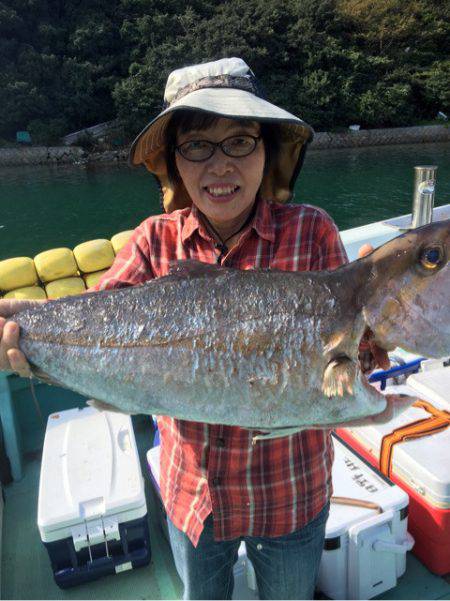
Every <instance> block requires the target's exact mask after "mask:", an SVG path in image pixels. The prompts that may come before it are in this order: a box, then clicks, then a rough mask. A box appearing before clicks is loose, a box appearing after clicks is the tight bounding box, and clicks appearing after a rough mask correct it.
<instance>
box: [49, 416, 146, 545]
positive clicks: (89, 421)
mask: <svg viewBox="0 0 450 601" xmlns="http://www.w3.org/2000/svg"><path fill="white" fill-rule="evenodd" d="M145 504H146V501H145V492H144V481H143V477H142V474H141V469H140V463H139V455H138V451H137V447H136V441H135V437H134V431H133V425H132V422H131V418H130V416H129V415H124V414H122V413H113V412H109V411H102V412H99V411H97V410H96V409H94V408H93V407H86V408H83V409H70V410H68V411H60V412H58V413H53V414H51V415H50V416H49V418H48V422H47V429H46V433H45V440H44V449H43V455H42V464H41V476H40V483H39V502H38V525H39V529H40V531H41V535H44V536H45V535H48V533H49V532H51V531H54V530H57V529H60V528H64V527H67V526H70V525H74V524H78V523H80V522H83V521H87V520H90V519H94V518H98V517H100V516H112V515H117V514H120V513H123V512H127V513H126V515H127V519H130V510H134V509H136V511H137V513H142V507H143V506H145ZM139 510H141V511H139ZM139 517H140V516H139ZM119 521H121V520H120V518H119Z"/></svg>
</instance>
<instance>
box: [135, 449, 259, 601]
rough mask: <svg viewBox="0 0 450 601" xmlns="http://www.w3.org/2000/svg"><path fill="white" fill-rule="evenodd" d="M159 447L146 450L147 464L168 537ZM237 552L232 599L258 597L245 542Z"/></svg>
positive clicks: (163, 528) (161, 521)
mask: <svg viewBox="0 0 450 601" xmlns="http://www.w3.org/2000/svg"><path fill="white" fill-rule="evenodd" d="M159 449H160V447H159V445H158V446H156V447H153V448H152V449H150V450H149V451H148V452H147V464H148V469H149V473H150V477H151V480H152V483H153V486H154V490H155V493H156V495H157V499H158V503H159V511H160V518H161V519H160V523H161V527H162V531H163V533H164V535H165V536H166V537H168V534H167V522H166V515H165V512H164V507H163V504H162V501H161V496H160V488H159ZM238 554H239V557H238V560H237V562H236V563H235V565H234V568H233V574H234V590H233V599H259V597H258V591H257V585H256V576H255V570H254V568H253V565H252V562H251V561H250V560H249V559H248V557H247V551H246V548H245V543H241V546H240V547H239V551H238Z"/></svg>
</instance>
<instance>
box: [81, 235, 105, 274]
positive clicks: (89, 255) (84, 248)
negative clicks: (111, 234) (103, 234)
mask: <svg viewBox="0 0 450 601" xmlns="http://www.w3.org/2000/svg"><path fill="white" fill-rule="evenodd" d="M73 254H74V255H75V259H76V261H77V263H78V267H79V268H80V271H82V272H83V273H92V272H93V271H100V270H101V269H107V268H108V267H111V265H112V263H113V261H114V251H113V247H112V244H111V242H110V241H109V240H89V241H88V242H83V243H82V244H78V246H76V247H75V248H74V249H73Z"/></svg>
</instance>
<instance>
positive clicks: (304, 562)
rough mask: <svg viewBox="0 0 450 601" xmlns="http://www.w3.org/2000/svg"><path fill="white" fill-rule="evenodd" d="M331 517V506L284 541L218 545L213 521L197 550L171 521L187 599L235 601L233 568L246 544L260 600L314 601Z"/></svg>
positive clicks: (251, 539) (208, 521)
mask: <svg viewBox="0 0 450 601" xmlns="http://www.w3.org/2000/svg"><path fill="white" fill-rule="evenodd" d="M328 512H329V504H328V503H327V504H326V505H325V506H324V507H323V509H322V510H321V511H320V513H319V514H318V515H317V516H316V517H315V518H314V519H313V520H312V521H311V522H309V523H308V524H306V526H304V527H303V528H300V529H299V530H296V531H295V532H292V533H291V534H287V535H285V536H278V537H274V538H269V537H258V536H245V537H242V538H236V539H234V540H230V541H215V540H214V536H213V520H212V515H210V516H208V518H207V519H206V520H205V524H204V529H203V532H202V534H201V536H200V540H199V542H198V546H197V547H194V546H193V544H192V543H191V541H190V540H189V538H188V537H187V536H186V534H184V532H182V531H181V530H179V529H178V528H177V527H176V526H174V525H173V524H172V522H171V521H170V520H168V524H169V536H170V543H171V546H172V551H173V555H174V558H175V565H176V567H177V571H178V574H179V575H180V578H181V580H182V581H183V584H184V595H183V599H231V597H232V594H233V585H234V581H233V565H234V564H235V562H236V561H237V558H238V549H239V545H240V544H241V541H242V540H244V541H245V544H246V547H247V556H248V557H249V559H250V560H251V561H252V563H253V567H254V569H255V573H256V580H257V583H258V592H259V598H260V599H312V598H313V595H314V587H315V584H316V580H317V576H318V572H319V564H320V558H321V556H322V550H323V543H324V539H325V524H326V521H327V519H328Z"/></svg>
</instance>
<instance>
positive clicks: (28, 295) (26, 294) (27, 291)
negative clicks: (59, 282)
mask: <svg viewBox="0 0 450 601" xmlns="http://www.w3.org/2000/svg"><path fill="white" fill-rule="evenodd" d="M4 298H19V299H27V300H40V299H45V298H47V295H46V294H45V290H44V289H43V288H41V287H40V286H26V287H25V288H16V289H15V290H11V292H8V293H7V294H5V296H4Z"/></svg>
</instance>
